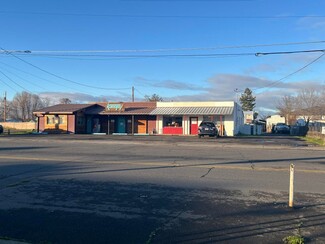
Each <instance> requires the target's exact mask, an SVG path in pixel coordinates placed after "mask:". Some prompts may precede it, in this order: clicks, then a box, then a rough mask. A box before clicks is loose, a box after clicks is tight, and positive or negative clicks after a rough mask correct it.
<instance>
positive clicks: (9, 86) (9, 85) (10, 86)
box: [0, 79, 19, 92]
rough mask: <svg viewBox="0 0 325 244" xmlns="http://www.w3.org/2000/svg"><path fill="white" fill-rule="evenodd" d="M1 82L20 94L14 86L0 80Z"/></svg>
mask: <svg viewBox="0 0 325 244" xmlns="http://www.w3.org/2000/svg"><path fill="white" fill-rule="evenodd" d="M0 82H2V83H3V84H5V85H6V86H8V87H9V88H10V89H11V90H13V91H15V92H19V91H18V90H17V89H15V88H13V87H12V86H10V85H8V84H7V83H6V82H5V81H3V80H1V79H0Z"/></svg>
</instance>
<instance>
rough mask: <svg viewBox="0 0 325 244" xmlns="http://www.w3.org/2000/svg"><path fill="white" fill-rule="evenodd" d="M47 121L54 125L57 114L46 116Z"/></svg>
mask: <svg viewBox="0 0 325 244" xmlns="http://www.w3.org/2000/svg"><path fill="white" fill-rule="evenodd" d="M46 123H47V124H48V125H53V124H55V116H54V115H49V116H47V117H46Z"/></svg>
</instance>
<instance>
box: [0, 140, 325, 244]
mask: <svg viewBox="0 0 325 244" xmlns="http://www.w3.org/2000/svg"><path fill="white" fill-rule="evenodd" d="M0 153H1V154H0V169H1V170H0V182H1V185H0V190H1V195H0V198H1V201H0V226H1V228H0V237H1V238H2V239H11V240H19V241H24V242H28V243H215V242H221V243H222V242H224V243H247V242H250V243H261V242H263V243H278V242H281V240H282V238H283V237H285V236H288V235H292V234H295V233H297V231H298V226H300V225H301V232H302V234H303V235H304V236H305V237H306V238H307V239H308V240H309V241H310V242H311V243H313V242H314V243H321V242H324V241H325V239H324V232H323V229H324V224H325V217H324V216H325V208H324V200H325V189H324V185H325V184H324V183H325V177H324V176H325V150H324V149H323V148H319V147H315V146H313V145H308V144H307V143H306V142H304V141H303V140H300V139H298V138H294V137H289V136H283V135H281V136H264V137H240V138H217V139H216V138H209V137H205V138H200V139H199V138H197V137H180V136H98V135H97V136H95V135H26V136H14V135H12V136H1V137H0ZM290 163H294V164H295V168H296V174H295V192H296V194H295V208H294V209H290V208H288V206H287V201H288V188H289V178H288V176H289V172H288V170H289V165H290ZM301 223H302V224H301Z"/></svg>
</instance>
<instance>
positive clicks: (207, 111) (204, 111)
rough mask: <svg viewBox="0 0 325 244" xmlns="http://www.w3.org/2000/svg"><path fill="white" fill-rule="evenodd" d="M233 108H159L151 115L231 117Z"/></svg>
mask: <svg viewBox="0 0 325 244" xmlns="http://www.w3.org/2000/svg"><path fill="white" fill-rule="evenodd" d="M233 111H234V107H160V108H156V109H154V110H153V111H152V112H151V113H150V114H152V115H231V114H232V113H233Z"/></svg>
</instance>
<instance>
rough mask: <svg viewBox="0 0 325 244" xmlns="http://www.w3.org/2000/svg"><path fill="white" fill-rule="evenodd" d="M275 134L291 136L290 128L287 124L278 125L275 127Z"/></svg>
mask: <svg viewBox="0 0 325 244" xmlns="http://www.w3.org/2000/svg"><path fill="white" fill-rule="evenodd" d="M274 133H277V134H279V133H282V134H289V133H290V127H289V126H288V125H286V124H285V123H277V124H276V125H275V126H274Z"/></svg>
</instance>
